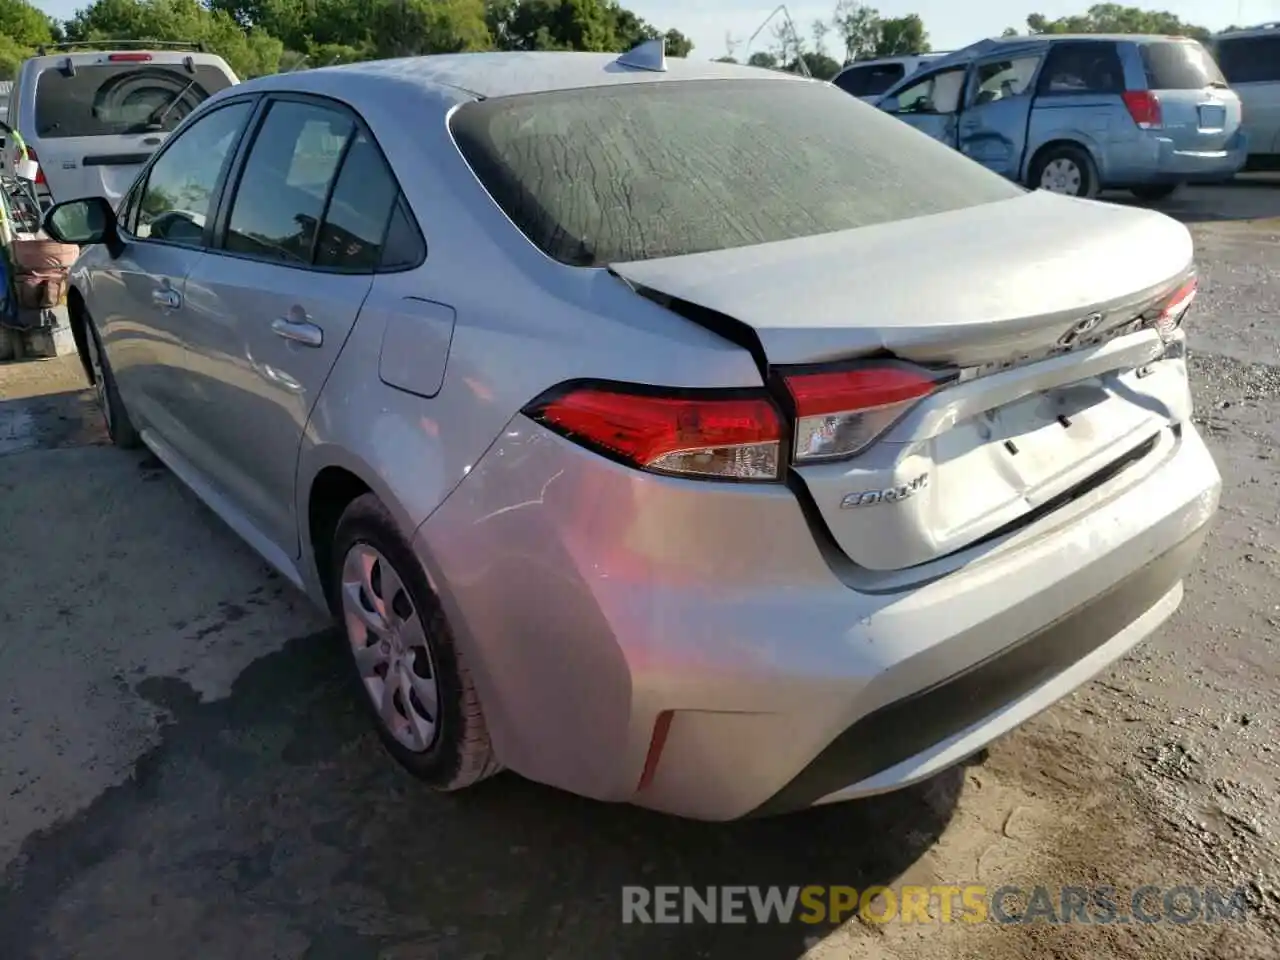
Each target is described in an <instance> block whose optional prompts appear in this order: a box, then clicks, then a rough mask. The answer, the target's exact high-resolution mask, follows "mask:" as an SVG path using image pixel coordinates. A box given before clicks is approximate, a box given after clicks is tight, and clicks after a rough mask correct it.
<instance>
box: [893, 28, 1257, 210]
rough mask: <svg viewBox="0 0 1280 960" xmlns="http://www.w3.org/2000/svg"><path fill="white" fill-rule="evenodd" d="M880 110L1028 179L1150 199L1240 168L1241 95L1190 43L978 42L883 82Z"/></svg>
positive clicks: (1070, 189)
mask: <svg viewBox="0 0 1280 960" xmlns="http://www.w3.org/2000/svg"><path fill="white" fill-rule="evenodd" d="M877 105H878V106H879V108H880V109H882V110H884V111H886V112H888V113H892V114H894V115H895V116H897V117H898V118H899V119H901V120H903V121H904V122H906V123H908V124H910V125H911V126H913V127H915V128H916V129H918V130H920V131H922V132H924V133H927V134H928V135H929V136H931V137H934V138H935V139H937V140H940V141H942V142H943V143H945V144H947V145H948V146H951V147H955V148H957V149H958V150H960V152H962V153H963V154H965V155H966V156H968V157H970V158H972V159H973V160H976V161H977V162H978V163H981V164H983V165H984V166H986V167H988V168H990V169H991V170H994V171H996V172H997V173H999V174H1001V175H1003V176H1005V177H1008V178H1009V179H1011V180H1016V181H1018V182H1019V183H1023V184H1026V185H1027V186H1029V187H1032V188H1040V189H1045V190H1052V191H1054V192H1055V193H1066V194H1070V195H1072V196H1081V197H1090V196H1094V195H1095V194H1097V192H1098V191H1099V190H1100V189H1103V188H1111V189H1127V190H1130V191H1132V192H1133V193H1134V194H1136V195H1137V196H1138V197H1140V198H1143V199H1158V198H1160V197H1163V196H1167V195H1168V194H1170V193H1172V192H1173V191H1174V190H1175V189H1177V187H1178V186H1179V185H1180V184H1182V183H1212V182H1215V181H1221V180H1226V179H1230V178H1231V177H1232V176H1234V175H1235V173H1236V172H1237V171H1238V170H1240V168H1241V167H1242V166H1243V165H1244V162H1245V158H1246V155H1247V152H1248V151H1247V138H1246V136H1245V132H1244V129H1243V127H1242V125H1241V108H1240V98H1239V97H1238V96H1237V95H1236V93H1235V92H1234V91H1232V90H1231V89H1229V87H1228V85H1227V82H1226V80H1225V79H1224V77H1223V75H1222V73H1221V71H1219V69H1218V66H1217V64H1216V63H1215V62H1214V59H1213V57H1212V56H1211V55H1210V53H1209V52H1208V51H1207V50H1206V49H1205V48H1204V47H1203V46H1202V45H1201V44H1200V43H1198V42H1196V41H1195V40H1189V39H1185V38H1181V37H1158V36H1101V35H1098V36H1089V35H1083V36H1073V35H1052V36H1035V37H1009V38H1003V37H1002V38H998V39H991V40H983V41H980V42H978V43H976V44H973V45H972V46H970V47H967V48H965V49H964V50H960V51H957V52H956V53H954V54H952V55H950V56H948V57H944V58H942V59H941V60H938V61H935V62H933V63H930V64H929V65H928V66H926V67H925V68H924V69H922V70H920V71H919V72H918V73H917V74H916V75H915V76H912V77H908V78H906V79H904V80H902V81H900V82H899V83H897V84H896V85H895V86H894V87H893V88H891V89H890V90H889V91H888V92H887V93H886V94H885V95H884V96H883V97H882V98H881V99H880V100H879V101H878V104H877Z"/></svg>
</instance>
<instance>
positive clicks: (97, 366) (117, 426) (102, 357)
mask: <svg viewBox="0 0 1280 960" xmlns="http://www.w3.org/2000/svg"><path fill="white" fill-rule="evenodd" d="M84 326H85V333H86V334H87V336H85V338H84V341H85V342H84V349H85V353H86V354H88V356H87V358H86V359H88V361H89V371H90V373H91V374H92V375H93V391H94V393H95V394H97V398H98V408H99V409H100V410H101V411H102V419H103V422H104V423H105V424H106V425H107V435H108V436H110V437H111V442H112V443H114V444H115V445H116V446H117V447H120V448H121V449H123V450H135V449H137V448H138V447H140V446H141V445H142V440H141V438H140V437H139V436H138V431H137V430H135V429H134V427H133V422H132V421H131V420H130V419H129V414H128V412H127V411H126V410H125V408H124V402H123V401H122V400H121V399H120V391H119V390H117V389H116V378H115V375H114V374H112V372H111V364H109V363H108V362H107V354H106V351H105V350H103V349H102V340H101V339H100V338H99V337H98V331H97V328H96V327H94V325H93V320H92V318H91V317H90V316H89V315H88V314H87V313H86V314H85V315H84Z"/></svg>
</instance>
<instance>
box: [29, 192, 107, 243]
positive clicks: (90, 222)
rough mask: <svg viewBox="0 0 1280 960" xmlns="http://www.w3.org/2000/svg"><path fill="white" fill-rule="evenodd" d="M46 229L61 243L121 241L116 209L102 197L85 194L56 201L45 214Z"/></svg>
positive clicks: (46, 231) (45, 230)
mask: <svg viewBox="0 0 1280 960" xmlns="http://www.w3.org/2000/svg"><path fill="white" fill-rule="evenodd" d="M44 232H45V233H47V234H48V235H49V236H51V237H52V238H53V239H54V240H57V241H58V242H59V243H74V244H76V245H77V246H80V247H84V246H88V245H89V244H92V243H105V244H107V245H108V246H114V245H115V244H116V243H118V242H119V241H118V234H117V233H116V212H115V210H113V209H112V208H111V204H110V203H108V202H107V201H106V200H105V199H104V198H103V197H85V198H84V199H82V200H67V201H65V202H64V203H55V204H54V205H53V206H52V207H50V208H49V212H48V213H46V214H45V217H44Z"/></svg>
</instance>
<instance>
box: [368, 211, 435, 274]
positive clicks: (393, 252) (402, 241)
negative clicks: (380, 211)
mask: <svg viewBox="0 0 1280 960" xmlns="http://www.w3.org/2000/svg"><path fill="white" fill-rule="evenodd" d="M426 256H427V244H426V241H424V240H423V239H422V232H421V231H420V230H418V224H417V222H416V221H415V220H414V219H413V213H412V211H410V210H409V204H408V202H407V201H406V200H405V198H404V196H403V195H401V196H400V198H399V200H398V201H397V203H396V206H395V209H394V210H392V211H391V223H390V224H388V226H387V239H386V243H384V244H383V247H382V263H380V264H379V265H378V268H379V269H380V270H382V271H383V272H390V271H392V270H408V269H411V268H413V267H416V266H417V265H418V264H420V263H421V262H422V261H423V259H425V257H426Z"/></svg>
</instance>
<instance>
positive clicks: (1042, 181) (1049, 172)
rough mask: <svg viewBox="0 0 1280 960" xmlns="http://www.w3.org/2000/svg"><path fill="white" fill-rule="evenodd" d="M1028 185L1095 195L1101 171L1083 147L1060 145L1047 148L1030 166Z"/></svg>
mask: <svg viewBox="0 0 1280 960" xmlns="http://www.w3.org/2000/svg"><path fill="white" fill-rule="evenodd" d="M1030 172H1031V176H1030V177H1028V178H1027V179H1028V181H1029V182H1028V184H1027V186H1029V187H1031V188H1032V189H1033V190H1034V189H1040V190H1048V191H1049V192H1050V193H1061V194H1064V195H1065V196H1068V197H1094V196H1097V193H1098V171H1097V169H1096V168H1095V167H1094V165H1093V158H1091V157H1090V156H1089V151H1087V150H1085V149H1084V148H1083V147H1077V146H1073V145H1071V144H1067V143H1064V144H1059V145H1057V146H1051V147H1046V148H1045V150H1044V151H1043V152H1042V153H1040V154H1039V155H1038V156H1037V157H1036V159H1035V162H1034V163H1033V164H1032V167H1031V171H1030Z"/></svg>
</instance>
